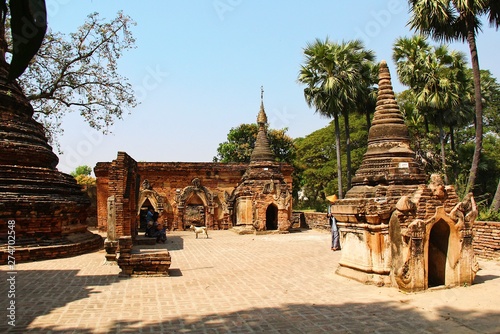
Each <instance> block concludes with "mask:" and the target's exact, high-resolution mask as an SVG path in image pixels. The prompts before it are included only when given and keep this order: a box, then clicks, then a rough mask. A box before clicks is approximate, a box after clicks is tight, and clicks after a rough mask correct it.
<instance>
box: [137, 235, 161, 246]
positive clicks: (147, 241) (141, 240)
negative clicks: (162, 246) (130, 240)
mask: <svg viewBox="0 0 500 334" xmlns="http://www.w3.org/2000/svg"><path fill="white" fill-rule="evenodd" d="M135 244H136V245H156V238H150V237H146V236H144V235H138V236H136V237H135Z"/></svg>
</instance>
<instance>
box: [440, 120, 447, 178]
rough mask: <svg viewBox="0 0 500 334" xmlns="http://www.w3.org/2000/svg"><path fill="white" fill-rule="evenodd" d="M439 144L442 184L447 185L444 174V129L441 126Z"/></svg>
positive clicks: (445, 174)
mask: <svg viewBox="0 0 500 334" xmlns="http://www.w3.org/2000/svg"><path fill="white" fill-rule="evenodd" d="M439 144H440V146H441V169H442V170H443V178H444V184H449V182H448V174H447V173H446V152H445V142H444V129H443V126H442V125H440V126H439Z"/></svg>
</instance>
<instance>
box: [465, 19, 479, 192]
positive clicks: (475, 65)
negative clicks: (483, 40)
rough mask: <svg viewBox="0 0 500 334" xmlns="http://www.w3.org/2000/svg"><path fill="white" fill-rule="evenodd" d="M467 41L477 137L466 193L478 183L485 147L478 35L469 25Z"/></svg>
mask: <svg viewBox="0 0 500 334" xmlns="http://www.w3.org/2000/svg"><path fill="white" fill-rule="evenodd" d="M467 42H468V43H469V49H470V55H471V62H472V73H473V79H474V99H475V109H476V138H475V146H474V155H473V157H472V165H471V168H470V173H469V181H468V182H467V187H466V194H467V193H469V192H470V191H473V190H474V185H475V183H476V178H477V172H478V168H479V159H480V157H481V151H482V149H483V104H482V101H481V99H482V98H481V73H480V70H479V58H478V56H477V47H476V36H475V33H474V30H473V29H472V28H471V26H469V31H468V33H467Z"/></svg>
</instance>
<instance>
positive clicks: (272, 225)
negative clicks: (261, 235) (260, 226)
mask: <svg viewBox="0 0 500 334" xmlns="http://www.w3.org/2000/svg"><path fill="white" fill-rule="evenodd" d="M277 229H278V207H277V206H276V205H274V204H270V205H269V206H268V207H267V210H266V230H277Z"/></svg>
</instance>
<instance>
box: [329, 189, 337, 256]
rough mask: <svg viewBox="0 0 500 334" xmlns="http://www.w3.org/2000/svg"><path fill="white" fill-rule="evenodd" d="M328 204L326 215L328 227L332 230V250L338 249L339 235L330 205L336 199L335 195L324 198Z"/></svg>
mask: <svg viewBox="0 0 500 334" xmlns="http://www.w3.org/2000/svg"><path fill="white" fill-rule="evenodd" d="M326 199H327V200H328V201H329V202H330V204H329V205H328V213H327V215H326V217H327V218H328V220H329V223H330V229H331V231H332V247H331V250H332V251H336V250H340V237H339V228H338V227H337V220H336V219H335V217H334V216H333V214H332V211H331V207H332V204H333V203H335V202H336V201H337V200H338V197H337V195H331V196H328V197H327V198H326Z"/></svg>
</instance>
